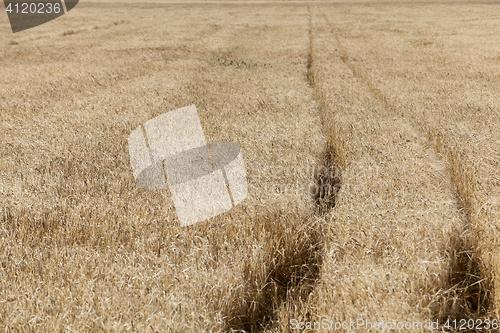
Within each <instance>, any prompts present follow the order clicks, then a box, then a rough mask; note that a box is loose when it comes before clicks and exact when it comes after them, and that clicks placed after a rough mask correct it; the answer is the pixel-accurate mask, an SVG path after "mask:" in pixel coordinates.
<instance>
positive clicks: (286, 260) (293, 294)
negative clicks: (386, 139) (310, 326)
mask: <svg viewBox="0 0 500 333" xmlns="http://www.w3.org/2000/svg"><path fill="white" fill-rule="evenodd" d="M310 19H311V17H310V16H309V23H311V22H310ZM310 28H311V25H310ZM308 34H309V48H308V55H307V60H306V77H305V81H306V82H307V84H308V85H309V87H310V89H311V90H312V91H311V94H312V95H313V97H312V99H313V100H314V101H315V104H316V105H318V101H316V100H315V99H314V90H313V89H314V81H313V76H312V73H311V65H312V54H311V52H312V48H311V44H312V31H311V29H309V31H308ZM316 109H317V112H316V114H315V115H314V116H315V117H318V118H319V120H320V123H321V128H323V129H324V128H325V127H324V124H323V119H322V118H321V112H320V111H319V109H318V106H316ZM321 128H320V130H321ZM336 163H337V161H336V153H335V150H334V147H333V146H332V145H331V143H330V141H328V140H327V141H326V143H325V147H324V148H323V151H322V153H321V156H319V158H318V165H316V166H313V168H312V169H313V170H314V171H313V173H312V175H311V177H312V179H309V181H312V183H313V186H312V187H311V188H310V197H311V199H312V203H313V206H312V207H311V211H308V212H306V213H305V214H300V213H298V214H297V213H294V212H293V211H292V210H293V209H291V211H276V212H265V213H264V214H262V215H258V216H257V217H254V218H252V220H251V222H250V223H253V225H254V226H255V227H254V230H266V233H262V234H263V235H266V236H265V237H269V239H268V240H266V241H264V243H266V244H268V245H269V246H268V248H267V249H266V251H267V256H266V260H265V261H264V262H263V263H262V265H261V266H262V268H263V270H262V271H260V272H258V271H252V267H250V266H249V267H247V268H246V269H245V272H244V275H245V277H244V280H245V281H249V283H248V284H247V287H246V291H245V293H246V298H247V300H248V301H247V302H246V303H245V304H244V305H243V306H240V307H237V308H233V309H232V311H231V313H229V314H228V315H227V320H226V322H227V325H226V329H227V330H228V331H229V332H235V331H236V332H239V331H243V332H259V331H267V330H280V331H282V330H284V329H285V330H287V329H288V328H289V321H290V320H291V319H297V320H299V321H311V320H313V318H314V310H313V306H312V304H313V295H314V289H315V286H316V283H317V281H318V279H319V274H320V270H321V265H322V264H323V227H324V218H325V216H326V214H328V212H330V211H331V209H333V208H334V207H335V201H336V197H337V193H338V191H339V189H340V186H341V179H340V171H339V168H338V166H337V164H336ZM257 233H258V231H257ZM254 269H255V267H254Z"/></svg>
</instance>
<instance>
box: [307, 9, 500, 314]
mask: <svg viewBox="0 0 500 333" xmlns="http://www.w3.org/2000/svg"><path fill="white" fill-rule="evenodd" d="M317 10H318V12H320V13H321V16H322V18H323V19H324V21H325V23H326V26H327V27H328V29H329V30H330V32H331V34H332V35H333V36H334V38H335V40H336V42H337V45H338V48H339V53H340V59H341V61H342V63H343V64H344V65H345V66H346V67H347V68H348V69H349V71H350V72H352V74H353V76H354V77H355V78H356V79H357V80H359V82H360V83H361V84H362V85H364V86H365V87H366V88H367V89H368V90H369V91H370V92H371V95H372V96H373V97H374V98H375V99H377V100H378V102H379V103H380V105H381V106H382V107H383V109H385V110H386V111H387V112H388V114H390V115H392V116H394V117H396V118H399V119H400V120H401V121H402V122H403V123H404V124H406V129H407V130H408V132H409V133H410V134H411V135H412V136H414V137H419V138H421V139H422V140H424V139H425V140H426V141H427V147H428V148H427V149H426V150H425V154H426V157H427V158H426V159H427V160H426V164H427V165H428V166H429V167H430V168H432V170H433V172H434V174H435V177H437V178H438V179H439V181H440V183H441V186H442V188H443V190H444V191H446V192H447V193H449V194H448V198H447V200H449V201H453V202H454V205H455V206H456V207H457V208H458V210H459V211H460V212H461V216H462V217H461V219H462V227H461V228H460V230H457V231H456V232H455V233H454V234H452V235H450V237H449V240H448V242H447V246H448V248H447V249H445V250H447V251H448V253H452V254H453V257H454V258H452V260H451V261H450V266H449V268H448V270H449V271H448V278H447V283H446V285H445V286H444V288H442V290H439V291H438V293H439V294H440V296H439V297H440V298H441V300H442V301H441V306H438V307H432V308H431V309H432V312H431V316H432V317H433V319H439V322H440V323H441V322H446V320H448V319H450V320H453V319H457V321H458V320H459V319H462V318H463V319H467V320H468V319H481V318H483V317H485V316H486V315H487V314H488V313H490V312H491V308H492V306H493V304H492V299H493V297H492V290H493V288H492V286H491V285H489V284H488V279H487V278H486V277H485V276H484V273H483V272H482V271H481V269H480V260H479V258H478V253H477V252H476V250H475V246H474V242H475V240H474V239H473V237H472V232H471V215H470V214H471V207H470V204H468V203H467V201H466V200H462V198H461V196H460V191H459V186H458V183H457V182H459V181H460V180H459V179H460V178H461V177H459V175H455V174H453V171H452V170H450V168H451V167H450V165H452V164H453V162H456V161H450V158H453V156H451V157H450V156H445V157H442V156H441V155H440V154H439V152H440V148H442V147H439V146H438V144H437V143H436V142H435V141H434V139H435V138H433V137H432V135H431V133H426V131H425V129H422V128H421V126H419V124H418V123H415V120H409V119H407V118H406V117H405V116H404V114H403V111H402V110H398V108H397V107H396V106H395V105H394V104H393V103H392V102H391V100H390V99H389V98H388V97H387V96H386V95H385V94H384V93H383V91H382V90H381V89H380V88H379V87H378V86H377V85H376V84H375V83H374V82H373V80H371V79H370V77H369V75H368V74H367V73H366V72H365V71H364V70H363V69H362V68H360V66H359V65H357V64H355V63H354V62H353V61H352V58H351V56H350V54H349V52H348V50H347V49H346V47H345V46H344V45H343V43H342V40H341V37H340V30H339V29H338V28H337V27H335V25H334V24H332V23H331V22H330V20H329V19H328V17H327V15H326V14H325V13H324V12H323V11H321V10H320V9H319V8H317ZM313 80H314V79H313ZM441 150H442V149H441Z"/></svg>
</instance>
